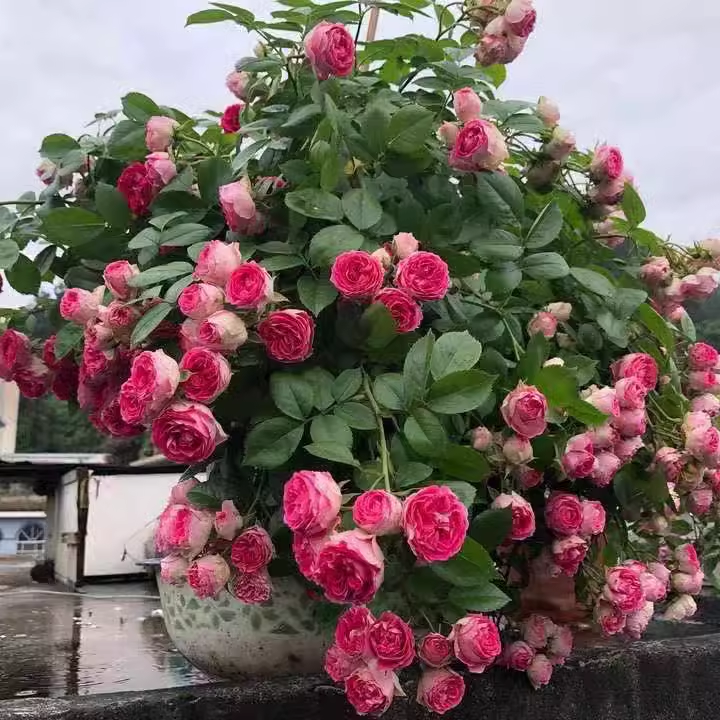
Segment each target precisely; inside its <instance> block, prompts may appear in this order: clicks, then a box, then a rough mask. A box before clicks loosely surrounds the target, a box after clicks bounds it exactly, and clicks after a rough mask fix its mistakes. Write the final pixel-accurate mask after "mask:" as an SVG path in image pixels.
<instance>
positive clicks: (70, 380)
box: [51, 358, 79, 402]
mask: <svg viewBox="0 0 720 720" xmlns="http://www.w3.org/2000/svg"><path fill="white" fill-rule="evenodd" d="M78 370H79V368H78V366H77V365H76V364H75V363H74V362H73V361H72V360H70V359H69V358H63V360H62V361H61V362H60V364H59V365H58V367H57V368H56V369H55V371H54V376H53V379H52V385H51V389H52V392H53V394H54V395H55V397H56V398H57V399H58V400H62V401H63V402H68V401H69V400H75V399H76V398H77V392H78V380H79V377H78V375H79V373H78Z"/></svg>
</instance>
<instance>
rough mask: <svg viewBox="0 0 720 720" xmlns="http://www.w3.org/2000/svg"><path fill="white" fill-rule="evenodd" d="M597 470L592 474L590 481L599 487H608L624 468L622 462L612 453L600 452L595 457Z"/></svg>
mask: <svg viewBox="0 0 720 720" xmlns="http://www.w3.org/2000/svg"><path fill="white" fill-rule="evenodd" d="M595 461H596V465H595V469H594V470H593V471H592V473H591V474H590V481H591V482H592V484H593V485H597V486H598V487H607V486H608V485H609V484H610V483H611V482H612V479H613V478H614V477H615V475H616V474H617V471H618V470H619V469H620V467H621V466H622V460H621V459H620V458H619V457H618V456H617V455H615V453H611V452H599V453H598V454H597V455H596V456H595Z"/></svg>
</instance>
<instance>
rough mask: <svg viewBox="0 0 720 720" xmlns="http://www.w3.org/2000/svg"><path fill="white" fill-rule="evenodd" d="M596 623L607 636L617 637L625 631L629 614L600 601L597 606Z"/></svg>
mask: <svg viewBox="0 0 720 720" xmlns="http://www.w3.org/2000/svg"><path fill="white" fill-rule="evenodd" d="M595 621H596V622H597V623H598V625H599V626H600V629H601V630H602V631H603V633H605V635H617V634H618V633H620V632H622V631H623V630H624V629H625V623H626V622H627V614H626V613H624V612H623V611H622V610H620V609H619V608H617V607H615V605H613V604H611V603H609V602H606V601H605V600H599V601H598V604H597V605H596V606H595Z"/></svg>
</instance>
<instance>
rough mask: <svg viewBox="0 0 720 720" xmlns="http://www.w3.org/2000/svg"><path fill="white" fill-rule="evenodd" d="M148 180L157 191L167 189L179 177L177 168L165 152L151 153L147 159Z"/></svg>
mask: <svg viewBox="0 0 720 720" xmlns="http://www.w3.org/2000/svg"><path fill="white" fill-rule="evenodd" d="M145 167H146V168H147V173H148V175H147V176H148V178H149V179H150V181H151V182H152V184H153V186H154V187H155V189H156V190H158V189H161V188H163V187H165V185H167V184H168V183H169V182H170V181H171V180H173V179H174V178H175V176H176V175H177V168H176V167H175V163H174V162H173V161H172V159H171V158H170V156H169V155H168V154H167V153H165V152H156V153H151V154H150V155H148V156H147V157H146V158H145Z"/></svg>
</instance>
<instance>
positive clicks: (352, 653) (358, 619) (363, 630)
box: [335, 606, 375, 658]
mask: <svg viewBox="0 0 720 720" xmlns="http://www.w3.org/2000/svg"><path fill="white" fill-rule="evenodd" d="M374 623H375V618H374V617H373V614H372V613H371V612H370V611H369V610H368V609H367V608H366V607H358V606H356V607H351V608H348V609H347V610H346V611H345V612H344V613H343V614H342V615H341V616H340V618H339V619H338V621H337V625H336V626H335V646H336V647H337V648H338V649H339V650H342V652H344V653H345V654H346V655H347V656H348V657H352V658H359V657H363V656H366V655H367V654H368V633H369V632H370V628H371V627H372V626H373V625H374Z"/></svg>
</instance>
